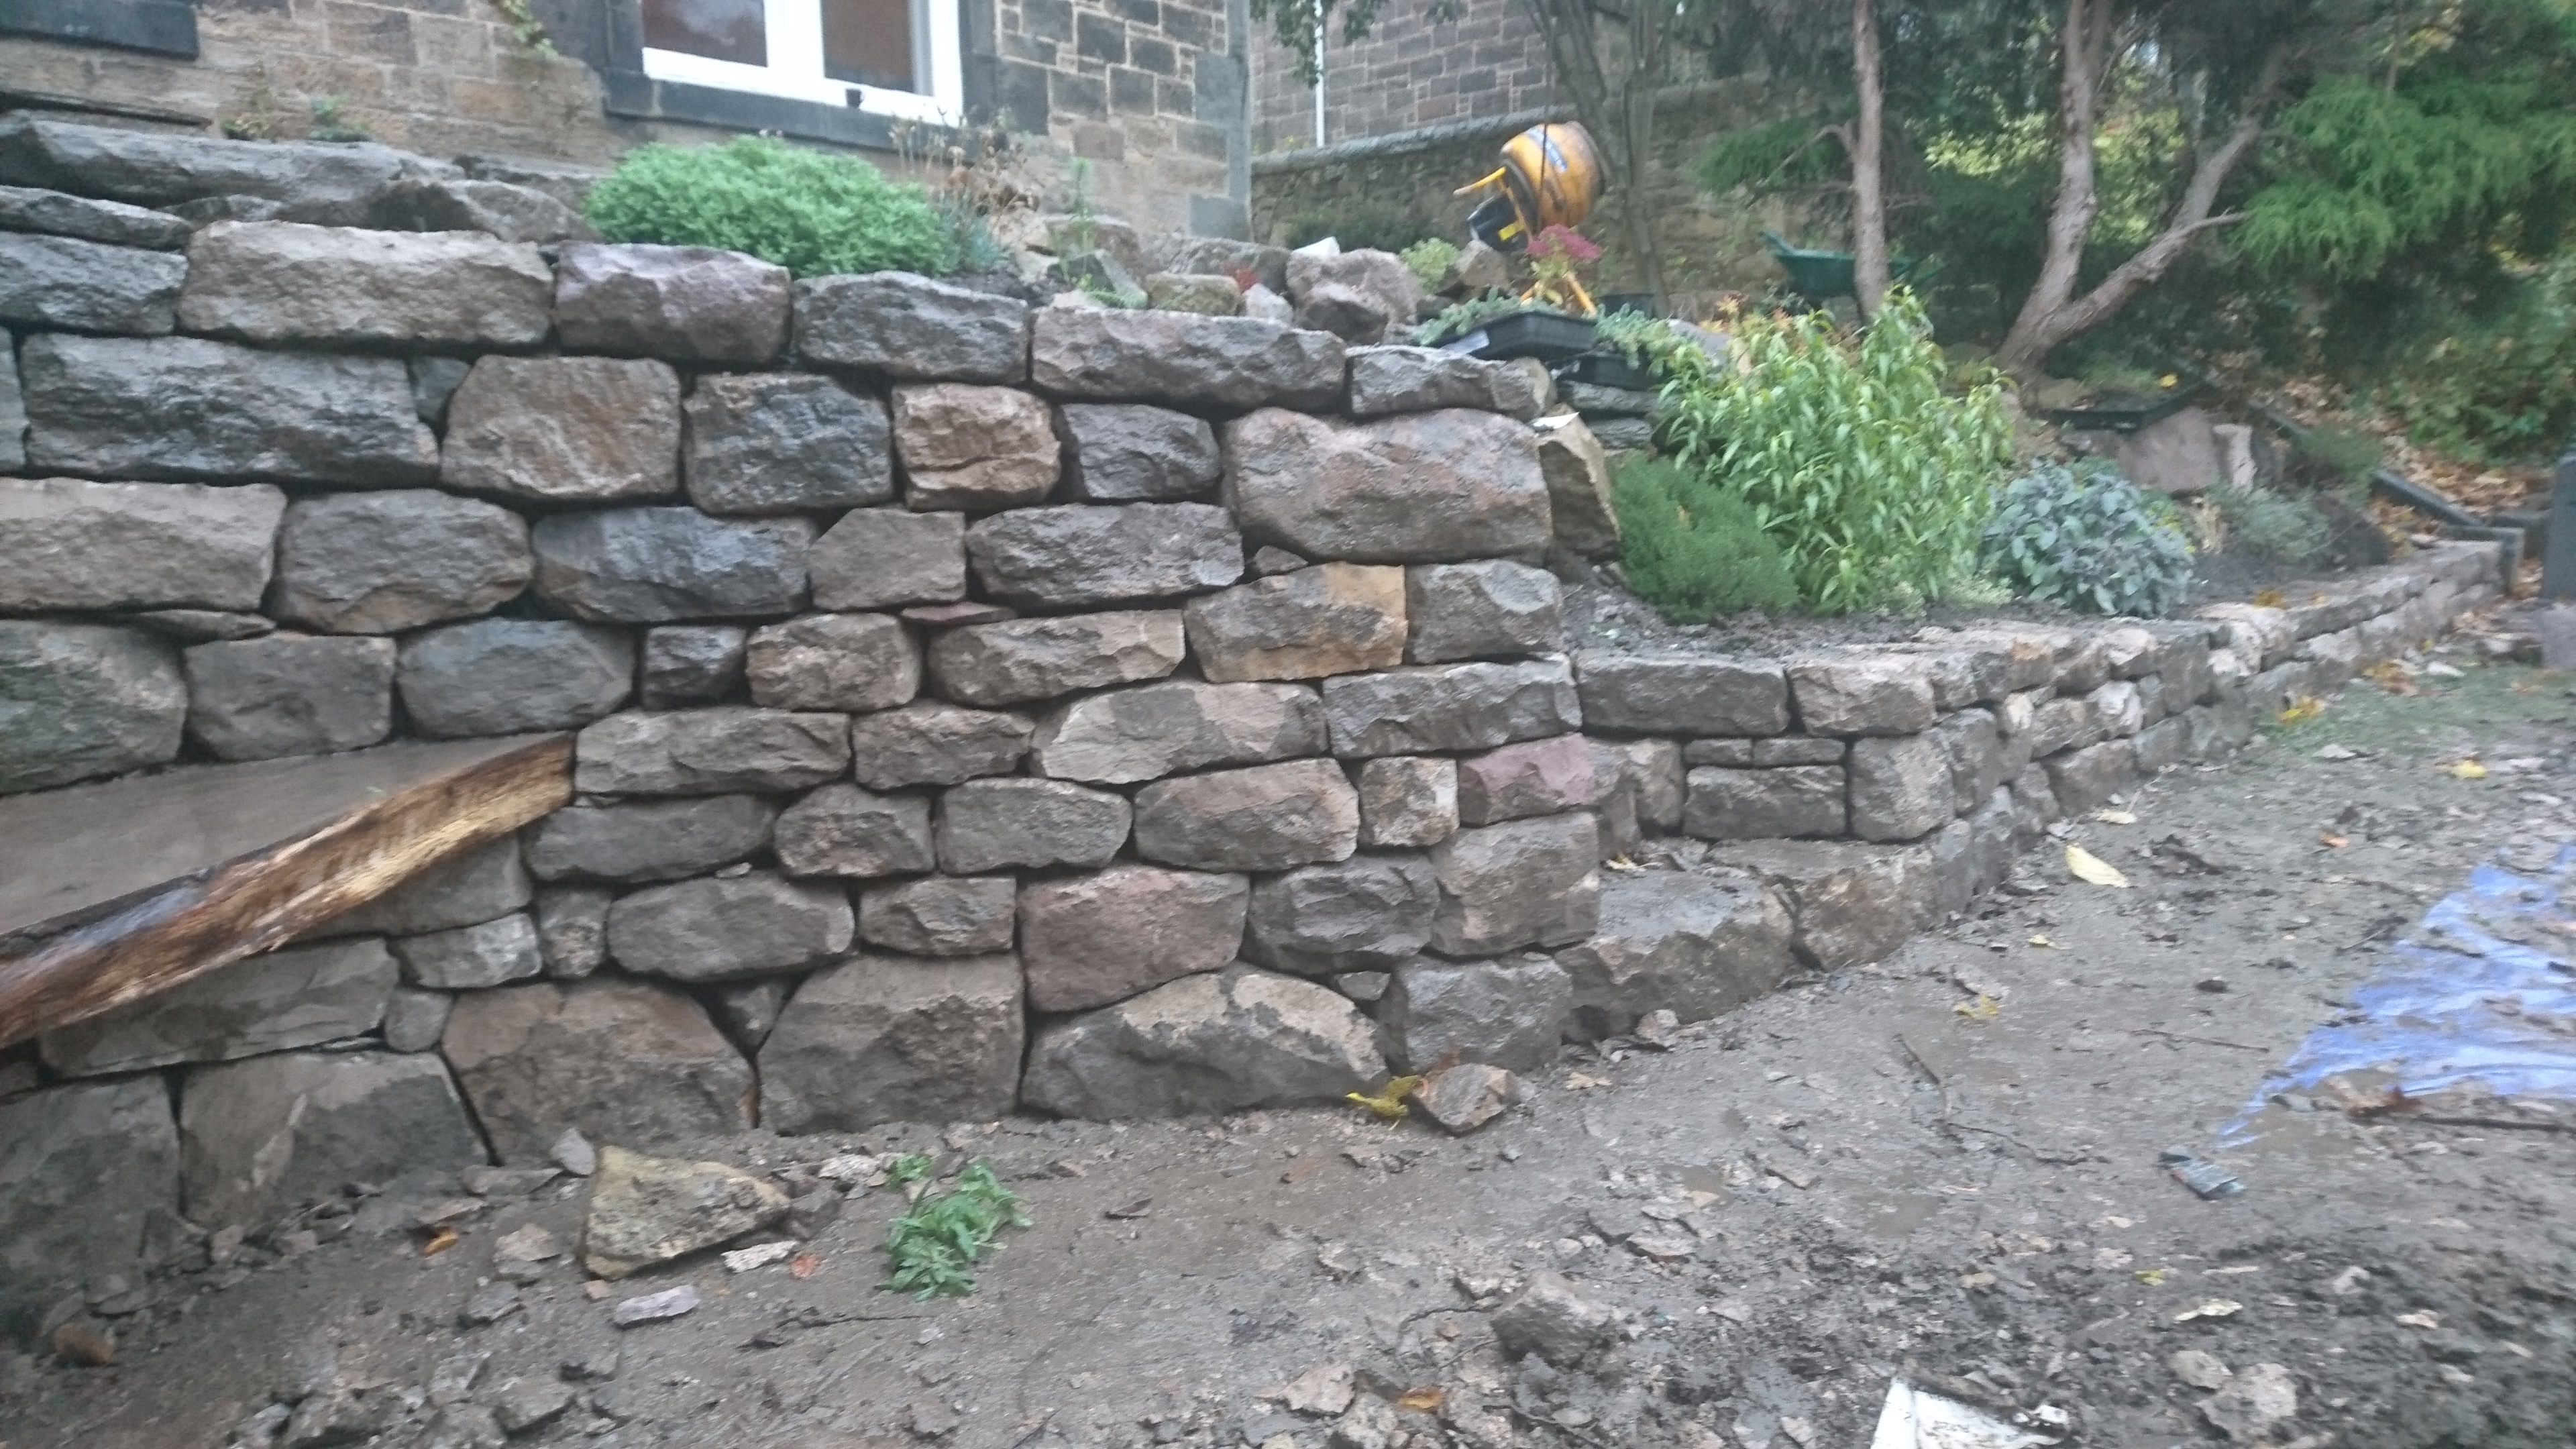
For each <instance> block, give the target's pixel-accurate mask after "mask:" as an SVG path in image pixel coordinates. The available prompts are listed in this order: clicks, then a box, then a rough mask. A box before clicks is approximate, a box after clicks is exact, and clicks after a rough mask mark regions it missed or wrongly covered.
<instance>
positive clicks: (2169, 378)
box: [2156, 372, 2182, 387]
mask: <svg viewBox="0 0 2576 1449" xmlns="http://www.w3.org/2000/svg"><path fill="white" fill-rule="evenodd" d="M2181 381H2182V378H2181V377H2180V376H2178V375H2176V374H2174V373H2170V372H2168V373H2166V374H2165V375H2164V376H2162V377H2160V378H2157V379H2156V386H2158V387H2172V386H2174V385H2175V384H2177V383H2179V382H2181Z"/></svg>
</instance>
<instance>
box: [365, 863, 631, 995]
mask: <svg viewBox="0 0 2576 1449" xmlns="http://www.w3.org/2000/svg"><path fill="white" fill-rule="evenodd" d="M616 899H617V896H616V894H615V893H614V892H612V891H608V890H605V889H602V888H600V887H598V886H550V887H548V888H547V889H545V890H541V891H539V892H537V899H536V910H535V915H536V919H537V954H538V955H540V956H542V957H544V958H545V963H546V974H547V975H548V976H552V977H555V978H557V979H558V980H564V981H577V980H579V979H581V978H582V977H584V976H588V975H591V974H592V973H594V972H596V971H598V970H599V968H600V967H602V966H605V965H607V964H608V908H609V906H610V905H611V904H612V903H614V902H615V901H616ZM389 1010H390V1008H389Z"/></svg>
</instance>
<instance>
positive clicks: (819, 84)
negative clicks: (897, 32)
mask: <svg viewBox="0 0 2576 1449" xmlns="http://www.w3.org/2000/svg"><path fill="white" fill-rule="evenodd" d="M959 3H960V0H928V3H927V4H926V5H924V6H922V7H921V8H922V9H926V10H927V11H928V12H929V16H928V19H929V25H928V29H929V31H930V93H929V94H927V95H923V94H921V93H919V92H915V91H898V90H888V89H887V88H885V87H883V86H863V85H857V84H854V83H852V82H850V81H837V80H833V79H832V78H830V77H829V76H826V75H825V74H824V73H823V7H822V5H821V3H820V0H762V4H763V13H764V19H765V21H766V24H767V28H768V38H769V64H767V65H744V64H742V63H740V62H738V61H730V60H713V59H710V58H708V57H706V56H703V55H690V54H688V53H687V52H685V51H677V50H656V49H654V48H653V47H651V46H649V45H648V46H646V47H644V73H645V74H646V75H649V76H651V77H653V78H654V79H655V80H667V81H679V82H682V83H684V84H688V85H699V86H712V87H715V88H716V89H718V90H728V91H749V92H752V93H753V94H756V95H764V96H781V97H784V98H786V99H788V100H797V101H814V102H818V103H820V104H822V105H827V106H847V105H849V104H850V96H851V94H852V93H853V92H856V93H857V95H858V97H859V103H858V105H857V106H856V107H855V109H858V110H862V111H869V112H873V113H875V114H877V115H881V116H892V117H894V118H895V119H897V120H904V121H920V122H925V123H927V124H930V125H938V126H955V125H961V124H963V123H964V121H965V116H966V61H965V46H964V44H963V42H962V40H961V39H960V37H959V34H958V6H959Z"/></svg>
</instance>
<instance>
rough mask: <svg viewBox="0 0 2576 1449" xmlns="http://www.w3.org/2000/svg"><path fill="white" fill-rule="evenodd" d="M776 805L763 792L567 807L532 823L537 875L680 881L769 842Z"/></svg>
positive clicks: (530, 857)
mask: <svg viewBox="0 0 2576 1449" xmlns="http://www.w3.org/2000/svg"><path fill="white" fill-rule="evenodd" d="M777 819H778V806H777V805H776V803H774V802H772V801H770V800H766V799H763V798H762V797H760V796H758V795H708V796H704V797H701V798H696V799H685V800H630V801H627V802H625V803H622V804H613V805H588V804H575V805H567V806H565V807H564V808H563V809H561V810H558V811H556V812H554V813H553V814H551V815H549V816H547V817H546V818H545V819H543V820H540V821H538V822H537V823H536V824H535V825H533V826H531V827H529V829H528V831H527V834H526V841H527V843H526V847H525V854H526V856H527V864H528V872H529V873H530V874H531V875H534V876H535V877H536V878H537V879H539V880H544V881H557V880H604V881H619V882H640V881H659V880H678V879H680V878H682V877H683V876H692V875H697V874H700V873H701V872H705V871H711V870H714V869H716V868H717V867H719V866H726V865H731V864H733V863H734V862H735V861H737V860H741V859H743V858H744V857H746V856H749V855H751V854H753V853H754V852H756V851H759V850H761V849H762V848H764V847H766V846H767V845H768V844H769V828H770V826H771V825H772V824H773V823H775V822H776V821H777Z"/></svg>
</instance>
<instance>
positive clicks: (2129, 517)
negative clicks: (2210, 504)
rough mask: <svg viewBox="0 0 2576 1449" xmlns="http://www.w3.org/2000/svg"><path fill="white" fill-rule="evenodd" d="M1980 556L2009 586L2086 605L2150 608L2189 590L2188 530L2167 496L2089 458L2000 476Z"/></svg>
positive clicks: (2097, 610) (2153, 612)
mask: <svg viewBox="0 0 2576 1449" xmlns="http://www.w3.org/2000/svg"><path fill="white" fill-rule="evenodd" d="M1983 559H1984V563H1985V567H1986V569H1987V570H1988V572H1990V573H1992V574H1993V575H1994V576H1995V577H1996V578H1998V579H2000V580H2002V581H2003V582H2004V583H2005V584H2006V585H2008V586H2009V587H2011V588H2012V589H2013V590H2014V591H2015V592H2017V593H2021V594H2026V595H2028V596H2029V597H2031V598H2034V599H2044V600H2046V601H2047V602H2049V603H2052V604H2058V605H2062V606H2064V607H2066V608H2069V609H2081V610H2084V611H2085V612H2087V613H2094V614H2137V615H2142V616H2145V617H2148V618H2153V617H2155V616H2157V615H2159V614H2165V613H2169V612H2171V611H2172V610H2173V608H2174V606H2175V605H2177V604H2180V603H2181V602H2182V601H2183V597H2184V596H2185V595H2186V594H2188V593H2189V592H2190V591H2191V540H2190V538H2189V536H2188V535H2186V534H2185V532H2184V531H2183V525H2182V520H2181V519H2180V517H2179V516H2178V515H2177V514H2176V513H2175V511H2174V507H2173V505H2172V503H2170V502H2168V501H2167V500H2165V499H2164V498H2163V497H2161V496H2158V495H2154V494H2150V493H2148V492H2147V491H2146V490H2145V489H2143V488H2140V487H2139V486H2138V485H2137V484H2135V483H2132V482H2130V481H2129V480H2128V479H2126V478H2123V477H2121V476H2120V471H2119V470H2118V469H2117V468H2114V467H2112V466H2111V465H2110V464H2108V463H2104V462H2100V461H2098V460H2093V459H2087V460H2085V461H2083V462H2079V463H2077V464H2075V465H2074V466H2072V467H2069V466H2067V465H2066V464H2063V463H2043V464H2041V465H2039V466H2038V467H2036V468H2033V469H2031V470H2030V471H2029V472H2027V473H2024V474H2022V475H2021V476H2020V477H2018V478H2015V479H2014V480H2013V481H2012V482H2011V483H2010V484H2007V485H2006V486H2005V488H2004V490H2003V494H2002V496H2001V498H1999V499H1998V500H1997V502H1996V506H1995V512H1994V516H1993V517H1992V518H1990V519H1988V520H1987V521H1986V527H1985V547H1984V554H1983Z"/></svg>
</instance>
